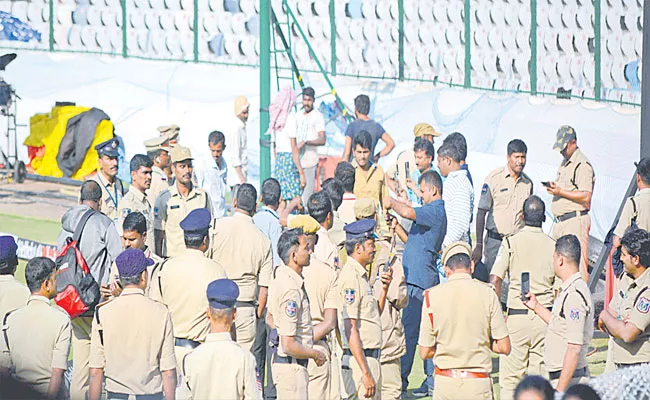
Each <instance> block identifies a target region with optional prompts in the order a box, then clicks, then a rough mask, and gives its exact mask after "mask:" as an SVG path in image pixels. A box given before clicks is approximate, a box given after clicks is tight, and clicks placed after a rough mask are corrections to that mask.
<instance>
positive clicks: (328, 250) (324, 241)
mask: <svg viewBox="0 0 650 400" xmlns="http://www.w3.org/2000/svg"><path fill="white" fill-rule="evenodd" d="M316 235H317V236H318V243H316V246H314V253H313V254H312V256H313V257H316V259H317V260H318V261H320V262H323V263H325V264H327V265H328V266H329V267H330V268H332V269H334V270H336V269H338V267H339V266H340V265H339V249H338V248H337V247H336V245H335V244H334V243H332V240H331V239H330V237H329V235H328V234H327V231H326V230H325V228H322V227H321V228H320V229H319V230H318V232H316Z"/></svg>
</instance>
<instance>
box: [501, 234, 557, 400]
mask: <svg viewBox="0 0 650 400" xmlns="http://www.w3.org/2000/svg"><path fill="white" fill-rule="evenodd" d="M554 251H555V241H554V240H553V239H551V238H550V237H549V236H547V235H546V234H545V233H544V232H543V231H542V229H541V228H536V227H532V226H525V227H524V228H523V229H522V230H521V231H520V232H519V233H516V234H514V235H513V236H510V237H508V238H506V239H505V240H504V241H503V244H502V245H501V255H500V256H499V257H498V258H497V261H496V263H495V264H494V267H493V268H492V274H493V275H496V276H498V277H499V278H501V279H505V278H506V276H510V287H509V289H508V318H507V320H506V325H507V326H508V332H510V343H511V346H512V350H511V351H510V354H509V355H507V356H506V355H503V354H502V355H500V356H499V384H500V385H501V399H504V400H505V399H511V398H512V397H513V395H514V390H515V388H516V387H517V384H518V383H519V382H520V381H521V380H522V379H523V378H524V377H525V376H526V375H545V374H546V369H545V368H544V338H545V336H546V323H545V322H544V320H542V319H541V318H540V317H538V316H537V314H535V312H533V311H530V310H528V309H527V308H526V306H525V305H524V304H523V303H522V301H521V273H522V272H529V273H530V292H531V293H534V294H535V296H537V300H538V301H539V302H540V304H542V305H543V306H544V307H546V308H548V309H551V307H552V305H553V296H554V294H553V286H554V283H555V271H554V269H553V253H554Z"/></svg>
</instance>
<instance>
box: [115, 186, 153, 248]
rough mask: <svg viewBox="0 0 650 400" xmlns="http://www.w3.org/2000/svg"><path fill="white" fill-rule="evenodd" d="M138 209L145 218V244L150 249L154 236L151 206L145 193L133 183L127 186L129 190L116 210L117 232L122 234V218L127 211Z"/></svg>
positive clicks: (127, 213)
mask: <svg viewBox="0 0 650 400" xmlns="http://www.w3.org/2000/svg"><path fill="white" fill-rule="evenodd" d="M135 211H138V212H140V213H142V215H144V218H145V219H146V220H147V240H146V244H147V246H148V247H149V248H150V249H155V248H156V245H155V237H154V234H153V226H154V221H153V207H152V206H151V202H150V201H149V198H148V197H147V195H146V194H144V193H142V192H141V191H139V190H138V189H136V188H135V187H134V186H133V185H131V186H130V187H129V191H128V192H127V193H126V195H124V198H123V199H122V201H120V207H119V209H118V211H117V215H118V219H117V233H119V234H120V236H122V232H123V231H122V224H124V219H125V218H126V216H127V215H129V213H132V212H135Z"/></svg>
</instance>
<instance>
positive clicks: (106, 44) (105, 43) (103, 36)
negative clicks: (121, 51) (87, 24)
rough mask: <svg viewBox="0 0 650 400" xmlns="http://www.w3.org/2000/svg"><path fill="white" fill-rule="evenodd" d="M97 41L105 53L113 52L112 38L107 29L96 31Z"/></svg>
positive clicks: (102, 28) (99, 28)
mask: <svg viewBox="0 0 650 400" xmlns="http://www.w3.org/2000/svg"><path fill="white" fill-rule="evenodd" d="M95 40H96V41H97V46H99V49H100V50H101V51H103V52H107V53H109V52H111V51H112V50H113V46H111V38H110V36H109V34H108V29H107V28H105V27H98V28H97V29H96V30H95Z"/></svg>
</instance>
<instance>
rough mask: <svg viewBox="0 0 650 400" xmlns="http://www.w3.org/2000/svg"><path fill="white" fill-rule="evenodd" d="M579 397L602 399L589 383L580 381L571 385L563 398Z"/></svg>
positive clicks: (566, 399)
mask: <svg viewBox="0 0 650 400" xmlns="http://www.w3.org/2000/svg"><path fill="white" fill-rule="evenodd" d="M569 399H579V400H600V395H599V394H598V392H596V391H595V390H594V388H592V387H591V386H589V385H586V384H584V383H578V384H576V385H573V386H571V387H570V388H568V389H567V391H566V392H564V396H562V400H569Z"/></svg>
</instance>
